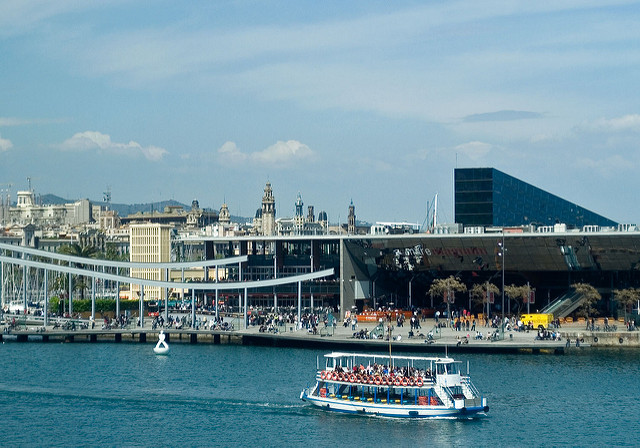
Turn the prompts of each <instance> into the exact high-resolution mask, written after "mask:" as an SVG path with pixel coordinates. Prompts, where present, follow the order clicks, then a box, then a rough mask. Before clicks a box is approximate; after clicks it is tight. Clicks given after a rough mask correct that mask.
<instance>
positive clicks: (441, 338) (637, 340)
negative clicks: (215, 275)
mask: <svg viewBox="0 0 640 448" xmlns="http://www.w3.org/2000/svg"><path fill="white" fill-rule="evenodd" d="M421 326H422V327H421V328H420V329H416V330H414V331H413V334H414V337H410V333H409V332H410V329H409V327H408V326H407V327H397V326H394V328H393V331H392V336H393V340H392V342H391V346H392V350H393V351H394V352H414V353H415V352H419V353H420V352H422V353H445V351H447V352H449V353H496V354H500V353H532V354H565V353H568V352H571V351H575V350H584V349H590V348H594V347H611V346H621V347H640V332H638V331H635V332H626V331H623V332H616V333H605V334H603V333H601V332H598V333H595V332H587V331H583V329H582V326H577V325H574V326H570V327H565V328H561V329H559V330H557V331H558V332H559V334H560V336H561V338H560V340H559V341H557V340H556V341H553V340H538V339H536V336H537V332H536V331H521V332H517V331H507V332H505V334H504V336H502V337H499V338H497V339H495V340H487V339H475V335H476V332H475V331H455V330H453V329H451V328H437V327H436V326H435V323H434V322H433V320H430V319H427V320H426V321H423V322H421ZM374 327H375V324H371V323H362V322H361V323H359V324H358V327H357V328H356V329H355V330H353V329H352V327H351V325H349V326H348V327H344V326H343V325H338V326H336V327H333V328H324V327H322V326H321V328H320V331H318V332H317V334H313V333H312V332H311V331H310V330H307V329H296V328H295V327H294V324H284V325H281V326H278V327H276V329H277V331H271V332H260V331H259V329H258V327H257V326H256V327H249V328H247V329H240V330H231V331H223V330H208V329H192V328H186V329H174V328H159V327H157V328H152V327H151V326H145V327H144V328H140V327H130V328H125V329H98V328H93V329H91V328H89V329H76V330H62V329H60V328H55V329H54V328H53V327H51V326H49V327H47V328H44V327H42V326H25V327H21V328H15V329H11V330H10V329H9V328H8V326H6V325H4V326H3V329H2V331H0V340H1V341H3V342H5V341H7V342H9V341H15V342H44V343H49V342H63V343H124V342H128V343H155V342H156V341H157V340H158V334H159V333H160V331H164V333H165V335H166V340H167V342H168V343H171V344H175V343H178V344H179V343H186V344H236V345H260V346H271V347H292V348H309V349H322V350H340V351H348V350H361V351H368V352H387V351H388V350H389V341H388V340H385V338H382V337H381V338H379V339H361V338H357V337H354V333H357V332H359V331H360V330H363V329H365V330H369V331H371V330H373V328H374ZM43 328H44V330H43ZM477 329H478V331H480V332H481V333H483V335H487V334H488V333H489V332H492V331H494V330H495V329H493V328H487V327H478V328H477ZM429 332H432V333H433V334H434V338H433V341H430V342H427V340H426V337H425V336H424V335H426V334H428V333H429ZM467 336H469V338H467ZM567 338H569V340H570V343H569V344H567ZM467 341H468V342H467ZM577 341H579V344H576V342H577Z"/></svg>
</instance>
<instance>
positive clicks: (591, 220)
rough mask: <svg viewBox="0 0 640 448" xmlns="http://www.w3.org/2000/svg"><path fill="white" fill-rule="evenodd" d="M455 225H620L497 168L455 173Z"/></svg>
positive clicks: (465, 170) (473, 169)
mask: <svg viewBox="0 0 640 448" xmlns="http://www.w3.org/2000/svg"><path fill="white" fill-rule="evenodd" d="M455 221H456V223H459V224H464V225H465V226H521V225H529V224H533V225H536V226H550V225H554V224H557V223H563V224H567V226H569V227H578V228H581V227H582V226H585V225H597V226H616V225H617V223H616V222H615V221H612V220H611V219H608V218H605V217H604V216H601V215H598V214H597V213H594V212H592V211H589V210H587V209H585V208H583V207H580V206H578V205H576V204H574V203H572V202H569V201H567V200H564V199H562V198H560V197H558V196H556V195H553V194H551V193H548V192H546V191H544V190H541V189H540V188H537V187H534V186H533V185H531V184H528V183H526V182H523V181H521V180H519V179H516V178H515V177H513V176H509V175H508V174H505V173H503V172H501V171H498V170H496V169H495V168H457V169H456V170H455Z"/></svg>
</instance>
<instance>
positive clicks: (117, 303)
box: [116, 282, 120, 319]
mask: <svg viewBox="0 0 640 448" xmlns="http://www.w3.org/2000/svg"><path fill="white" fill-rule="evenodd" d="M119 317H120V282H116V319H117V318H119Z"/></svg>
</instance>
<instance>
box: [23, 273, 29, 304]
mask: <svg viewBox="0 0 640 448" xmlns="http://www.w3.org/2000/svg"><path fill="white" fill-rule="evenodd" d="M22 298H23V299H24V309H23V310H22V311H23V312H24V314H26V312H27V308H28V307H29V305H28V303H27V265H26V264H25V265H24V266H23V267H22Z"/></svg>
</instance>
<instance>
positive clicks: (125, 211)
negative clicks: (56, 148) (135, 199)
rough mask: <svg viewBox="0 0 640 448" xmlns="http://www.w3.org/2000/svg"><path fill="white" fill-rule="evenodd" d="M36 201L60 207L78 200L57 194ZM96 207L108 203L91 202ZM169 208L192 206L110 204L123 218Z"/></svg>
mask: <svg viewBox="0 0 640 448" xmlns="http://www.w3.org/2000/svg"><path fill="white" fill-rule="evenodd" d="M36 201H37V202H38V203H40V204H42V205H58V204H68V203H70V202H75V201H77V199H64V198H61V197H60V196H56V195H55V194H43V195H39V196H37V197H36ZM91 203H92V204H94V205H100V206H102V207H106V206H107V203H106V202H103V201H91ZM167 206H180V207H182V208H184V209H185V210H187V211H189V210H191V206H190V205H185V204H182V203H180V202H178V201H174V200H169V201H160V202H152V203H146V204H109V208H110V209H111V210H115V211H117V212H118V215H120V216H121V217H124V216H129V215H133V214H136V213H138V212H143V213H144V212H151V211H153V210H156V211H164V208H165V207H167Z"/></svg>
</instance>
